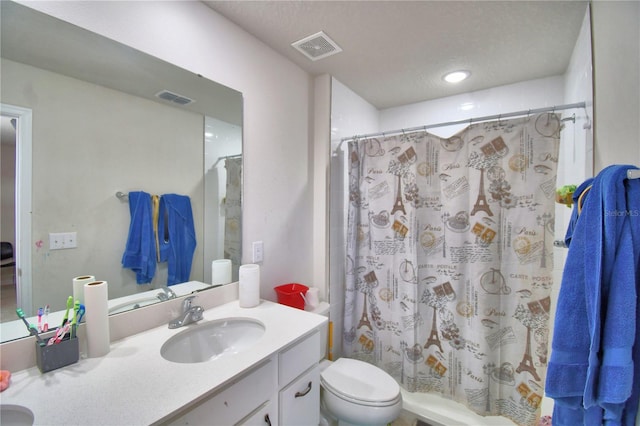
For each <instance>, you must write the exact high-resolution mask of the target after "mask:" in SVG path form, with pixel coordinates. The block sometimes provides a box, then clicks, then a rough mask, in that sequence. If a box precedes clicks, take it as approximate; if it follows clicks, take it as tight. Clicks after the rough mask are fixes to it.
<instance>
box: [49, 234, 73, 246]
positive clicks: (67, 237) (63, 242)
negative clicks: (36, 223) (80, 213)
mask: <svg viewBox="0 0 640 426" xmlns="http://www.w3.org/2000/svg"><path fill="white" fill-rule="evenodd" d="M76 247H78V233H77V232H51V233H49V250H62V249H70V248H76Z"/></svg>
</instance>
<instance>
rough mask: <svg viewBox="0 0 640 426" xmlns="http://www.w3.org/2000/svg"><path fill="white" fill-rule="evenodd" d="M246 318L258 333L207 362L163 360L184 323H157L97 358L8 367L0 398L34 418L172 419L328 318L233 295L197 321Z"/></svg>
mask: <svg viewBox="0 0 640 426" xmlns="http://www.w3.org/2000/svg"><path fill="white" fill-rule="evenodd" d="M238 317H244V318H253V319H256V320H258V321H260V322H262V323H263V324H264V325H265V333H264V335H263V336H262V337H261V338H260V340H259V341H258V342H256V343H255V344H254V345H253V346H251V348H249V349H247V350H245V351H242V352H240V353H238V354H236V355H233V356H228V357H221V358H218V359H215V360H212V361H208V362H202V363H193V364H180V363H174V362H170V361H167V360H165V359H164V358H162V356H161V355H160V347H161V346H162V344H163V343H164V342H165V341H166V340H167V339H168V338H170V337H171V336H173V335H175V334H177V333H180V332H182V331H184V330H186V329H187V328H189V327H193V326H197V324H196V325H190V326H186V327H181V328H178V329H174V330H171V329H169V328H168V327H167V326H166V325H164V326H160V327H157V328H154V329H151V330H148V331H145V332H142V333H139V334H136V335H134V336H131V337H127V338H125V339H122V340H119V341H116V342H112V343H111V350H110V352H109V353H108V354H107V355H105V356H103V357H100V358H86V359H82V358H81V359H80V361H78V363H77V364H73V365H70V366H67V367H64V368H61V369H58V370H54V371H51V372H48V373H45V374H42V373H40V370H38V368H37V367H33V368H29V369H27V370H22V371H18V372H15V373H13V375H12V377H11V385H10V386H9V388H8V389H6V390H5V391H4V392H2V394H0V401H1V402H2V404H17V405H21V406H24V407H27V408H29V409H30V410H31V411H32V412H33V413H34V416H35V424H47V425H62V424H65V425H71V424H82V425H142V424H145V425H148V424H153V423H156V422H160V421H163V420H167V419H169V418H171V417H172V416H173V415H174V414H176V413H177V412H179V411H180V410H181V409H182V408H183V407H185V406H187V405H188V404H190V403H191V402H193V401H195V400H198V399H200V398H201V397H204V396H206V395H209V394H212V393H213V392H214V391H215V390H217V389H219V388H221V387H222V386H223V385H225V384H227V383H229V382H230V381H231V380H232V379H233V378H234V377H236V376H237V375H239V374H241V373H242V372H243V371H245V370H246V369H247V368H249V367H251V366H253V365H255V364H257V363H259V362H260V361H262V360H264V359H266V358H268V357H269V356H270V355H272V354H274V353H276V352H278V351H279V350H281V349H282V348H284V347H286V346H287V345H288V344H290V343H291V342H293V341H294V340H296V339H298V338H299V337H301V336H304V335H305V334H308V333H310V332H311V331H313V330H314V329H316V328H318V327H319V326H320V325H322V324H323V323H325V322H326V321H327V318H326V317H323V316H321V315H316V314H313V313H309V312H305V311H302V310H298V309H294V308H290V307H287V306H283V305H280V304H277V303H273V302H269V301H264V300H263V301H261V303H260V304H259V305H258V306H257V307H255V308H250V309H243V308H240V307H239V306H238V302H237V301H233V302H230V303H227V304H224V305H221V306H218V307H215V308H212V309H209V310H207V311H205V313H204V319H203V320H202V321H200V323H199V324H202V323H203V322H206V321H211V320H216V319H221V318H238Z"/></svg>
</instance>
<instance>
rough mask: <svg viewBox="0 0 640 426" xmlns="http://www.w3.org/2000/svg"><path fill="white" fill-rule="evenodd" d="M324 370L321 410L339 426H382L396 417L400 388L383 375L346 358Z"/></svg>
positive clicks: (400, 404) (364, 364)
mask: <svg viewBox="0 0 640 426" xmlns="http://www.w3.org/2000/svg"><path fill="white" fill-rule="evenodd" d="M323 364H324V363H323ZM325 366H326V368H324V369H323V370H322V371H321V373H320V385H321V400H322V406H323V408H324V410H326V411H327V412H328V414H329V415H330V416H332V417H334V418H335V419H337V420H338V424H339V425H340V426H343V425H344V426H348V425H358V426H364V425H367V426H382V425H387V424H388V423H391V422H392V421H394V420H395V419H397V418H398V417H399V416H400V411H401V410H402V395H401V394H400V386H398V383H397V382H396V381H395V380H394V379H393V377H391V376H390V375H389V374H387V373H386V372H385V371H383V370H381V369H380V368H378V367H376V366H374V365H371V364H368V363H366V362H363V361H358V360H355V359H350V358H340V359H338V360H337V361H335V362H333V363H330V364H324V365H323V367H325Z"/></svg>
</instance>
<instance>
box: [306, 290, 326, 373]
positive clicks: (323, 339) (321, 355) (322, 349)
mask: <svg viewBox="0 0 640 426" xmlns="http://www.w3.org/2000/svg"><path fill="white" fill-rule="evenodd" d="M309 312H313V313H314V314H318V315H322V316H324V317H327V318H329V304H328V303H326V302H320V304H319V305H318V307H317V308H315V309H312V310H309ZM329 319H330V318H329ZM328 342H329V322H325V323H324V324H322V325H321V326H320V353H319V354H318V356H319V358H318V359H319V360H320V361H322V360H323V359H325V358H326V357H327V349H328V348H327V345H328Z"/></svg>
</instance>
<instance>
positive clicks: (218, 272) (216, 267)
mask: <svg viewBox="0 0 640 426" xmlns="http://www.w3.org/2000/svg"><path fill="white" fill-rule="evenodd" d="M230 282H231V260H230V259H216V260H214V261H213V262H211V284H212V285H216V284H229V283H230Z"/></svg>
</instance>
